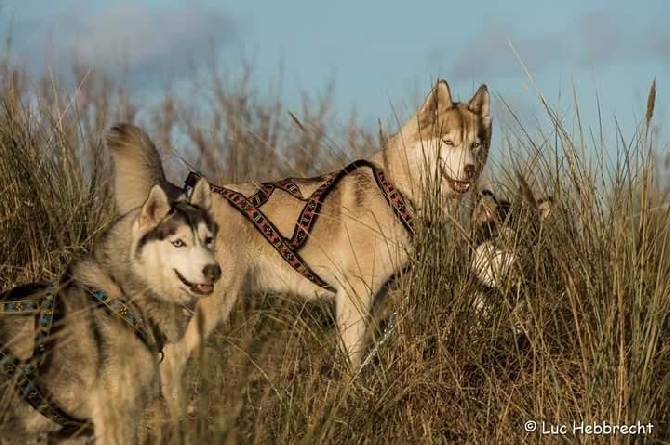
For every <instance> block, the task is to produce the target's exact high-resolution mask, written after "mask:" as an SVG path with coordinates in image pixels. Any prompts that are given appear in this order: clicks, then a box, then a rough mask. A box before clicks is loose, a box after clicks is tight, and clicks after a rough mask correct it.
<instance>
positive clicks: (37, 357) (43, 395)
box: [0, 285, 164, 436]
mask: <svg viewBox="0 0 670 445" xmlns="http://www.w3.org/2000/svg"><path fill="white" fill-rule="evenodd" d="M23 288H25V289H28V288H29V286H24V287H23ZM23 288H19V290H22V289H23ZM41 288H42V289H43V291H44V294H43V295H41V296H40V298H35V299H23V300H4V301H0V315H35V316H36V317H35V325H36V331H37V333H36V338H35V348H34V351H33V355H32V357H30V358H29V359H27V360H23V361H22V360H19V359H18V358H17V357H16V356H14V355H13V354H12V353H11V352H10V351H9V350H8V349H7V348H6V347H4V346H2V345H0V373H1V374H4V375H5V377H6V378H7V379H9V380H11V381H12V382H13V383H14V386H15V387H16V389H17V390H18V392H19V394H21V395H22V396H23V398H24V399H25V400H26V402H28V404H30V406H32V407H33V408H34V409H36V410H37V411H38V412H39V413H40V414H42V415H43V416H44V417H46V418H48V419H50V420H52V421H54V422H56V423H58V424H59V425H61V426H62V429H61V430H60V431H59V434H62V435H66V436H67V435H71V434H74V433H76V432H79V431H84V430H87V428H90V423H89V421H88V420H86V419H79V418H76V417H72V416H70V415H69V414H67V413H66V412H65V411H63V410H62V409H61V408H60V407H59V406H57V405H56V404H54V403H53V402H51V401H50V399H51V397H49V396H48V393H47V392H46V391H45V390H44V388H43V387H42V386H41V385H40V382H39V374H40V371H41V370H43V369H44V367H45V365H46V364H47V361H48V360H47V359H48V358H49V351H50V348H49V346H50V345H51V343H52V338H51V331H52V327H53V324H54V317H55V315H56V313H57V312H59V313H60V311H59V310H58V311H57V305H58V298H57V297H58V291H57V289H56V288H55V287H54V286H53V285H48V286H41ZM31 289H32V288H31ZM35 289H37V288H35ZM11 292H12V291H8V292H7V293H3V294H2V295H4V294H10V295H12V294H11ZM91 294H92V296H93V298H94V299H95V301H96V302H98V303H99V304H100V305H101V306H103V307H104V308H105V309H106V310H107V312H108V313H109V314H110V315H115V316H118V317H119V318H120V319H121V320H122V321H123V322H125V323H126V324H127V325H128V326H130V327H131V328H133V331H134V332H135V335H136V336H137V337H138V338H139V339H140V340H141V341H142V342H143V343H144V344H145V345H147V347H148V348H149V350H150V351H152V352H154V353H159V354H161V359H162V350H163V340H164V339H163V338H162V337H161V335H160V332H156V330H152V335H151V337H150V335H149V334H148V332H147V329H146V328H145V326H144V323H143V321H144V319H143V318H141V317H140V316H139V314H138V312H136V311H134V310H133V308H132V307H131V306H130V303H127V302H124V301H122V300H119V299H110V298H109V297H108V296H107V295H106V294H105V293H104V292H103V291H101V290H92V291H91ZM150 338H153V341H150Z"/></svg>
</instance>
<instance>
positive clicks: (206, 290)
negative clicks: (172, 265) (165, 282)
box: [174, 270, 214, 295]
mask: <svg viewBox="0 0 670 445" xmlns="http://www.w3.org/2000/svg"><path fill="white" fill-rule="evenodd" d="M174 273H175V275H177V278H179V281H181V282H182V283H183V284H184V285H185V286H186V287H187V288H188V290H190V291H191V292H192V293H194V294H196V295H209V294H211V293H212V292H214V285H213V284H199V283H191V282H190V281H188V280H187V279H186V278H184V276H183V275H182V274H180V273H179V272H177V271H176V270H175V271H174Z"/></svg>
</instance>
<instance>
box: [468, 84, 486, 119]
mask: <svg viewBox="0 0 670 445" xmlns="http://www.w3.org/2000/svg"><path fill="white" fill-rule="evenodd" d="M489 103H490V97H489V89H488V87H487V86H486V84H482V85H481V86H480V87H479V89H478V90H477V92H476V93H475V94H474V95H473V96H472V99H470V101H469V102H468V110H470V111H472V112H473V113H475V114H478V115H479V116H481V117H482V119H485V120H486V119H490V114H489Z"/></svg>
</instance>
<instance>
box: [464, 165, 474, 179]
mask: <svg viewBox="0 0 670 445" xmlns="http://www.w3.org/2000/svg"><path fill="white" fill-rule="evenodd" d="M463 170H464V171H465V177H466V178H468V180H470V181H471V180H473V179H475V166H474V165H472V164H468V165H466V166H465V167H464V168H463Z"/></svg>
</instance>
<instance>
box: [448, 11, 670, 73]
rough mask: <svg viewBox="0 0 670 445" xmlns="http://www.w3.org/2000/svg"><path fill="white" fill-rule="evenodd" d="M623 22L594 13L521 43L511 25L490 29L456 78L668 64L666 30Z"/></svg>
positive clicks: (468, 52) (467, 53)
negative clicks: (571, 67) (625, 64)
mask: <svg viewBox="0 0 670 445" xmlns="http://www.w3.org/2000/svg"><path fill="white" fill-rule="evenodd" d="M624 19H625V18H620V19H619V18H617V17H614V16H613V15H612V14H610V13H608V12H593V13H589V14H584V15H582V16H581V17H579V18H578V19H577V20H575V26H574V28H573V29H568V30H563V31H560V32H559V31H557V32H552V31H547V32H546V33H545V34H541V35H536V36H534V37H532V38H519V37H518V36H517V33H515V32H514V31H513V29H512V27H510V26H495V27H489V28H488V29H487V30H485V31H484V32H482V33H480V34H479V35H478V37H477V38H476V39H475V40H474V42H473V44H472V45H470V46H468V47H467V48H465V49H464V51H462V53H461V54H460V56H459V57H458V59H457V60H456V62H455V63H454V64H453V66H452V70H453V72H454V75H456V76H472V75H473V74H476V75H477V76H480V77H504V76H517V75H524V69H523V67H524V66H525V67H526V68H528V69H529V70H530V71H531V72H532V73H534V74H538V73H539V72H541V71H543V70H544V69H548V68H553V67H556V66H560V65H561V64H562V63H565V62H567V61H569V62H570V63H571V64H577V65H580V66H584V67H588V66H597V65H606V64H610V63H614V62H617V61H621V60H624V61H631V60H645V61H657V62H662V63H670V47H669V46H668V45H667V42H668V41H669V40H670V30H669V29H668V28H667V27H662V26H659V25H652V24H647V26H640V24H638V25H636V26H626V25H627V24H626V23H620V22H621V21H623V20H624ZM512 48H514V49H512ZM514 51H516V52H517V53H518V57H519V58H520V60H519V59H518V58H517V55H515V53H514ZM522 64H523V66H522Z"/></svg>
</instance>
